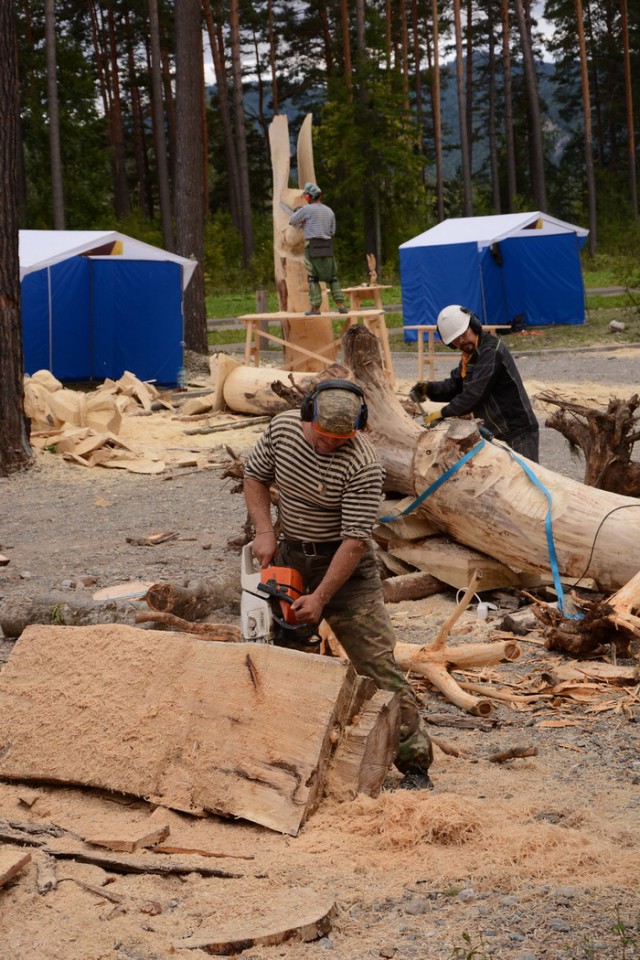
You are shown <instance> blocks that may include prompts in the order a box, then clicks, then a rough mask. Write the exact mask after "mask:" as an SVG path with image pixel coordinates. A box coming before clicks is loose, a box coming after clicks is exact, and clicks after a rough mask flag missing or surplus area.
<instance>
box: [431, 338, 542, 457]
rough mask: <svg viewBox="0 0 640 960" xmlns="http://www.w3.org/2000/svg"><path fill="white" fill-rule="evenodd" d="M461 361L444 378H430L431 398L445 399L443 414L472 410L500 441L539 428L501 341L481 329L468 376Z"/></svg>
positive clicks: (468, 364) (457, 414)
mask: <svg viewBox="0 0 640 960" xmlns="http://www.w3.org/2000/svg"><path fill="white" fill-rule="evenodd" d="M461 369H462V362H460V363H459V364H458V366H457V367H456V368H455V369H454V370H452V371H451V374H450V375H449V377H448V379H447V380H437V381H433V380H432V381H430V382H429V384H428V386H427V396H428V397H429V399H430V400H438V401H441V400H447V401H449V402H448V403H447V404H446V406H444V407H443V408H442V416H443V417H461V416H463V414H465V413H472V414H473V415H474V417H477V418H478V419H479V420H483V421H484V425H485V426H486V427H487V429H489V430H490V431H491V433H492V434H493V435H494V436H495V437H497V438H498V439H499V440H505V441H506V442H508V441H509V438H510V437H513V436H516V435H517V434H520V433H523V432H525V433H526V432H528V431H532V430H536V431H537V429H538V421H537V420H536V417H535V415H534V413H533V410H532V409H531V404H530V402H529V398H528V396H527V394H526V391H525V389H524V386H523V383H522V380H521V379H520V374H519V373H518V369H517V367H516V365H515V362H514V359H513V357H512V356H511V354H510V353H509V350H508V349H507V347H505V345H504V343H503V342H502V340H499V339H498V337H494V335H493V334H492V333H485V332H482V333H481V334H480V336H479V340H478V348H477V350H474V352H473V353H472V355H471V357H470V359H469V362H468V363H467V371H466V373H467V375H466V377H464V378H463V377H462V376H461V373H460V371H461Z"/></svg>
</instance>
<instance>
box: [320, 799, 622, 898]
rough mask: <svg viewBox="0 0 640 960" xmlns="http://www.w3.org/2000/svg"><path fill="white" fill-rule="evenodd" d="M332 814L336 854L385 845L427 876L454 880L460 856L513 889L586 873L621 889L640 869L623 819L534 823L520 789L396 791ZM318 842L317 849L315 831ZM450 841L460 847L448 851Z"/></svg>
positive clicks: (383, 849) (384, 850) (534, 810)
mask: <svg viewBox="0 0 640 960" xmlns="http://www.w3.org/2000/svg"><path fill="white" fill-rule="evenodd" d="M567 812H568V813H569V811H567ZM336 814H338V811H337V810H334V818H333V824H334V831H335V832H334V835H333V849H334V851H335V850H336V845H337V846H339V847H340V851H341V855H342V856H347V857H349V856H356V857H357V856H358V853H359V854H360V855H364V854H365V851H368V852H369V854H371V852H372V849H376V850H379V852H380V859H381V860H382V861H384V860H385V854H388V853H389V852H391V851H393V852H395V853H397V854H404V855H405V856H409V857H410V858H413V857H414V856H418V857H419V858H420V859H421V860H423V859H426V860H428V864H429V867H428V873H429V874H430V875H431V876H440V877H444V878H447V877H448V878H450V879H455V877H457V876H458V875H459V870H460V863H461V862H462V861H463V862H464V869H465V871H466V872H467V873H468V874H471V875H475V876H476V877H481V878H483V879H485V880H487V881H489V882H491V883H502V882H504V883H506V884H507V885H509V886H514V887H515V886H517V885H518V883H520V882H522V881H523V880H525V879H528V880H532V879H539V880H542V879H544V878H546V879H547V880H549V879H555V880H556V881H557V882H563V881H565V882H566V881H571V880H572V879H573V880H575V877H576V876H582V877H585V876H587V875H588V877H589V883H590V885H593V886H600V885H601V886H606V885H608V884H611V885H619V886H621V887H625V886H627V885H633V884H635V883H636V880H637V877H638V875H639V873H640V836H639V835H638V833H637V832H635V833H631V832H630V831H629V829H628V824H624V823H623V822H616V821H615V820H612V821H611V822H610V823H609V824H606V822H605V821H603V820H602V818H601V817H600V818H598V817H597V816H596V815H595V814H594V815H593V818H592V817H591V816H590V815H589V814H588V812H586V811H580V812H579V813H578V815H574V816H571V815H569V816H567V818H566V820H565V822H564V823H563V824H555V823H547V822H539V820H538V819H537V815H538V814H539V809H538V805H537V804H536V803H535V801H534V800H533V798H532V797H531V796H527V795H526V794H523V795H522V796H520V797H519V798H518V799H517V800H514V801H513V802H506V801H505V802H502V803H501V802H496V801H492V802H490V803H489V802H487V801H483V800H477V799H476V800H474V799H471V798H467V797H464V796H461V795H459V794H454V793H440V794H429V795H426V796H425V795H424V793H420V792H416V793H409V792H404V791H395V792H389V793H383V794H382V795H381V796H380V797H378V798H377V799H375V800H373V799H371V798H370V797H364V796H360V797H358V798H357V799H356V800H354V801H353V802H352V803H350V804H349V805H348V806H346V805H345V806H343V807H342V808H340V810H339V816H336ZM579 821H583V825H582V827H581V828H579V827H578V826H577V824H578V822H579ZM574 824H575V825H574ZM605 824H606V825H605ZM318 826H319V824H318ZM318 841H320V842H319V843H318V845H317V846H316V850H317V851H318V852H319V849H320V848H321V847H322V842H321V838H320V837H319V836H317V835H316V842H318ZM452 847H453V848H464V850H463V852H460V853H456V854H455V855H452V852H451V848H452ZM356 850H357V851H358V853H356ZM370 865H371V866H373V862H371V864H370Z"/></svg>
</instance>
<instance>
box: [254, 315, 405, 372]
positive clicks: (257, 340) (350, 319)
mask: <svg viewBox="0 0 640 960" xmlns="http://www.w3.org/2000/svg"><path fill="white" fill-rule="evenodd" d="M321 316H322V318H323V319H328V320H331V321H333V320H337V321H338V322H339V323H341V324H342V328H341V331H340V333H339V335H338V336H337V337H335V338H334V339H333V340H332V341H331V342H330V343H329V344H327V346H326V347H322V348H321V350H323V351H326V353H325V355H324V356H323V355H322V353H321V352H318V353H316V352H314V351H312V350H307V348H306V347H302V346H300V345H299V344H297V343H293V342H292V341H291V340H285V339H283V337H278V336H276V335H275V334H273V333H269V332H268V330H267V329H264V327H266V325H267V323H282V321H283V320H286V321H287V322H288V323H290V324H292V326H295V324H296V323H297V322H300V321H304V322H305V323H309V322H310V321H313V320H314V319H315V318H314V317H308V316H307V315H306V314H304V313H287V312H286V311H278V312H273V313H247V314H245V315H244V316H242V317H238V320H240V321H241V323H244V324H245V325H246V328H247V337H246V340H245V348H244V362H245V365H247V366H255V367H259V366H260V346H261V341H262V340H266V341H268V342H270V343H277V344H278V345H279V346H281V347H289V348H290V349H291V350H295V351H296V352H297V353H300V354H302V355H303V356H305V357H310V358H311V359H313V360H320V361H321V362H322V363H323V364H324V365H325V367H328V366H330V365H331V364H332V363H333V362H334V360H333V355H334V353H335V349H337V348H339V347H340V346H341V344H342V340H343V337H344V335H345V332H346V331H347V330H348V329H349V327H351V326H353V325H354V324H355V323H359V322H360V323H362V324H364V326H365V327H367V329H368V330H370V331H371V333H373V334H374V335H375V336H376V337H377V338H378V339H379V341H380V346H381V348H382V362H383V367H384V370H385V373H386V375H387V378H388V379H389V380H390V382H391V383H392V384H394V383H395V377H394V374H393V362H392V359H391V350H390V347H389V335H388V333H387V327H386V324H385V322H384V311H383V310H375V309H374V310H364V309H357V310H350V311H349V312H348V313H332V312H329V313H323V314H321ZM265 321H266V323H265Z"/></svg>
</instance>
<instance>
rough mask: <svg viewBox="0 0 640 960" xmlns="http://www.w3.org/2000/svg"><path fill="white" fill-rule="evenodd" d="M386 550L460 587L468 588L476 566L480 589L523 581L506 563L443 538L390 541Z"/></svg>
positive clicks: (490, 588) (505, 585) (513, 584)
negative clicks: (478, 572) (480, 578)
mask: <svg viewBox="0 0 640 960" xmlns="http://www.w3.org/2000/svg"><path fill="white" fill-rule="evenodd" d="M387 550H388V552H389V553H390V554H391V555H392V556H394V557H398V559H400V560H404V561H405V563H410V564H412V565H413V566H414V567H417V568H418V570H424V571H426V572H427V573H430V574H431V576H432V577H436V578H437V579H438V580H442V581H443V582H444V583H448V584H449V585H450V586H452V587H457V588H458V589H461V588H466V587H468V585H469V583H470V582H471V577H472V576H473V571H474V570H476V569H477V570H481V571H482V581H481V582H480V586H479V587H478V590H480V591H482V590H495V589H496V588H498V587H517V586H518V585H519V584H520V578H519V575H518V574H517V573H516V572H515V571H514V570H512V569H511V568H510V567H507V566H506V564H504V563H501V562H500V561H499V560H494V559H492V558H491V557H487V556H486V555H485V554H483V553H478V552H477V551H475V550H473V549H472V548H471V547H465V546H462V544H459V543H454V542H452V541H450V540H447V539H446V538H444V537H428V538H427V539H426V540H420V541H416V542H414V543H406V542H405V541H404V540H400V539H398V540H391V541H390V542H389V543H388V544H387Z"/></svg>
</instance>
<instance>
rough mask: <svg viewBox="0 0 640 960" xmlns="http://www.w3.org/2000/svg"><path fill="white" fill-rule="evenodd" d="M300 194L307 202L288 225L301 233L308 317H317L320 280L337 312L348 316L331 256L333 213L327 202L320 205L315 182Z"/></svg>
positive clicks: (336, 268)
mask: <svg viewBox="0 0 640 960" xmlns="http://www.w3.org/2000/svg"><path fill="white" fill-rule="evenodd" d="M302 194H303V196H304V198H305V200H306V201H307V202H306V203H305V204H304V205H303V206H301V207H298V209H297V210H296V212H295V213H294V214H293V216H292V217H291V220H289V223H290V224H291V226H292V227H298V228H299V229H300V230H302V233H303V234H304V241H305V242H304V268H305V270H306V271H307V276H308V278H309V300H310V302H311V309H310V310H307V316H308V317H317V316H320V304H321V303H322V291H321V289H320V281H321V280H322V281H323V282H324V283H326V284H327V285H328V287H329V289H330V290H331V296H332V297H333V299H334V300H335V302H336V304H337V307H338V313H348V312H349V311H348V309H347V307H346V306H345V302H344V293H343V292H342V288H341V287H340V281H339V280H338V267H337V264H336V258H335V256H334V254H333V237H334V234H335V232H336V217H335V214H334V212H333V210H332V209H331V207H328V206H327V205H326V203H321V201H320V198H321V197H322V190H321V189H320V187H319V186H318V184H317V183H311V182H308V183H305V185H304V187H303V188H302Z"/></svg>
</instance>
